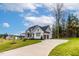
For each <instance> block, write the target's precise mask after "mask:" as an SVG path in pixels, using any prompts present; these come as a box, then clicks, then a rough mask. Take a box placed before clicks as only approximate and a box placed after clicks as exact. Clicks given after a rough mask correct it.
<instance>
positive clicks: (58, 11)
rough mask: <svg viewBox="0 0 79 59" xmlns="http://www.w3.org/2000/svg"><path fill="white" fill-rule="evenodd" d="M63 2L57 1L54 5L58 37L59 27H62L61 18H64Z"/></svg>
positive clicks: (58, 34)
mask: <svg viewBox="0 0 79 59" xmlns="http://www.w3.org/2000/svg"><path fill="white" fill-rule="evenodd" d="M63 6H64V5H63V3H56V6H55V7H54V16H55V18H56V32H57V38H60V37H59V36H60V33H59V31H60V30H59V27H60V20H61V19H62V18H63Z"/></svg>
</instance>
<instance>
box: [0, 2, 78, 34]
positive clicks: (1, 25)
mask: <svg viewBox="0 0 79 59" xmlns="http://www.w3.org/2000/svg"><path fill="white" fill-rule="evenodd" d="M51 6H55V5H54V4H48V3H47V4H43V3H24V4H23V3H22V4H21V3H16V4H14V3H9V4H5V3H4V4H2V3H1V4H0V34H4V33H9V34H20V33H22V32H24V31H25V30H26V29H27V28H28V27H30V26H33V25H40V26H43V25H52V24H53V23H54V22H55V17H54V16H53V12H52V10H53V9H52V7H51ZM78 6H79V4H65V8H64V10H65V13H66V15H67V13H69V12H72V13H74V14H76V15H79V13H78V12H79V9H78Z"/></svg>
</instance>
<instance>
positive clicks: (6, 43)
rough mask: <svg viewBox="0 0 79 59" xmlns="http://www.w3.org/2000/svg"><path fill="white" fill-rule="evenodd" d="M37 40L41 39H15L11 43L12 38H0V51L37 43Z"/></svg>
mask: <svg viewBox="0 0 79 59" xmlns="http://www.w3.org/2000/svg"><path fill="white" fill-rule="evenodd" d="M39 42H41V40H26V41H22V40H16V44H12V40H1V39H0V52H4V51H8V50H12V49H15V48H19V47H23V46H27V45H31V44H35V43H39Z"/></svg>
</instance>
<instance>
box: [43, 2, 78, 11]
mask: <svg viewBox="0 0 79 59" xmlns="http://www.w3.org/2000/svg"><path fill="white" fill-rule="evenodd" d="M56 4H57V3H47V4H44V6H46V7H47V8H48V9H49V10H50V11H51V10H53V7H55V6H56ZM63 5H64V6H63V9H64V10H65V9H69V10H79V3H63Z"/></svg>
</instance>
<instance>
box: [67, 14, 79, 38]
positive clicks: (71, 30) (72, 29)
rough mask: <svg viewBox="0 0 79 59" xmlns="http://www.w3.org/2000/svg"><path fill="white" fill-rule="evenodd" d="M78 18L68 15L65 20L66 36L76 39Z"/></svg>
mask: <svg viewBox="0 0 79 59" xmlns="http://www.w3.org/2000/svg"><path fill="white" fill-rule="evenodd" d="M78 22H79V21H78V18H77V17H76V16H74V15H73V14H70V15H69V16H68V19H67V36H68V37H77V36H78V28H79V27H78V25H79V24H78Z"/></svg>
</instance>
